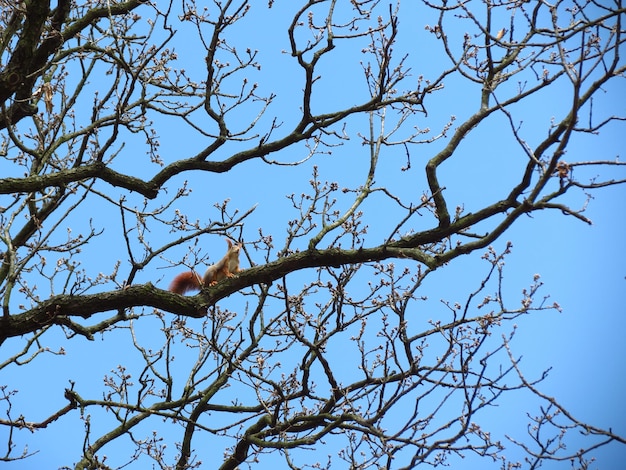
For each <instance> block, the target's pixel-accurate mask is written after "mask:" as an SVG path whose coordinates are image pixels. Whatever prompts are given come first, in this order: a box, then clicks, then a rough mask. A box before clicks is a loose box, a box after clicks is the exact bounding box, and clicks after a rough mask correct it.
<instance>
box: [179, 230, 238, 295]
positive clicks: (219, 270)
mask: <svg viewBox="0 0 626 470" xmlns="http://www.w3.org/2000/svg"><path fill="white" fill-rule="evenodd" d="M226 243H228V251H227V252H226V254H225V255H224V257H223V258H222V259H221V260H219V261H218V262H217V263H215V264H213V265H211V266H209V267H208V268H207V270H206V272H205V273H204V276H203V277H202V278H200V275H199V274H198V273H196V272H195V271H187V272H184V273H181V274H179V275H178V276H176V277H175V278H174V280H173V281H172V283H171V284H170V289H169V290H170V291H172V292H174V293H176V294H184V293H185V292H189V291H193V290H200V289H201V288H202V286H213V285H215V284H217V283H218V282H219V281H221V280H222V279H226V278H227V277H233V276H234V275H235V274H237V273H238V272H240V271H241V269H239V251H240V250H241V243H238V244H237V245H233V243H232V242H231V241H230V240H228V239H226Z"/></svg>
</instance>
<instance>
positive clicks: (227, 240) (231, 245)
mask: <svg viewBox="0 0 626 470" xmlns="http://www.w3.org/2000/svg"><path fill="white" fill-rule="evenodd" d="M226 243H228V249H229V250H230V249H231V248H232V247H233V242H231V241H230V239H228V238H226Z"/></svg>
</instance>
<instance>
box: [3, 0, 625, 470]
mask: <svg viewBox="0 0 626 470" xmlns="http://www.w3.org/2000/svg"><path fill="white" fill-rule="evenodd" d="M278 3H282V2H276V4H275V2H274V1H273V0H268V2H267V4H266V5H261V4H260V3H257V4H254V5H253V4H252V3H251V2H248V1H247V0H238V1H232V0H222V1H218V0H215V1H214V2H210V3H209V2H207V5H206V6H204V5H201V4H196V2H194V1H193V0H192V1H188V0H183V1H182V2H170V3H168V2H147V1H140V0H128V1H115V0H111V1H106V2H105V1H95V0H85V1H82V2H79V1H75V2H70V1H69V0H58V1H57V2H56V4H51V2H47V1H41V0H25V1H23V2H13V1H1V2H0V4H1V5H2V12H1V13H0V24H1V26H2V34H1V37H0V48H1V49H0V53H1V56H0V57H1V64H0V103H1V106H2V108H1V109H0V127H1V139H2V140H1V152H2V153H1V156H0V158H1V162H0V165H1V166H0V168H1V170H0V171H1V174H0V176H1V178H2V179H0V194H2V203H1V207H0V225H1V235H0V236H1V240H2V252H1V254H0V258H1V260H2V265H1V267H0V293H1V296H2V297H1V298H2V319H1V321H0V328H1V331H0V338H1V340H0V341H2V345H3V356H2V358H1V359H0V361H1V364H0V368H1V369H3V378H2V379H1V380H0V385H1V387H2V388H1V389H0V391H1V394H0V401H1V403H2V407H3V410H2V414H3V417H2V418H1V419H0V424H1V426H2V428H3V430H4V432H5V435H6V450H5V451H4V453H3V455H2V457H1V458H2V460H4V461H11V460H20V459H26V460H27V461H28V459H29V458H33V457H32V455H31V454H32V452H33V451H31V450H29V448H28V447H22V446H18V445H17V443H18V442H21V439H22V437H21V436H24V435H25V434H26V433H28V435H29V436H30V433H35V436H33V439H35V438H36V435H45V433H47V432H50V429H51V428H52V427H53V426H54V425H56V424H57V423H63V426H64V429H66V430H71V431H67V432H68V433H72V435H76V436H78V438H77V440H76V442H75V443H74V446H75V447H72V449H80V453H79V454H71V453H70V454H69V455H68V454H67V453H66V456H67V458H68V461H67V462H66V463H65V465H68V466H70V465H71V466H74V467H75V468H81V469H83V468H89V469H100V468H121V467H123V466H125V465H127V464H129V463H133V462H134V463H139V464H142V465H143V466H144V467H145V466H146V465H150V464H151V465H153V467H154V468H156V467H158V468H177V469H184V468H198V467H202V468H207V465H208V466H211V463H210V462H215V461H218V462H219V464H217V465H214V466H220V465H221V467H220V468H223V469H234V468H237V467H240V468H243V466H246V465H247V466H250V467H251V466H254V464H255V463H257V462H259V463H264V462H277V461H278V462H282V463H281V465H282V466H284V465H288V466H289V467H290V468H304V467H316V468H331V467H332V468H338V467H346V468H348V467H349V468H365V467H385V468H413V467H416V466H418V465H420V464H430V465H433V466H435V465H438V464H444V463H448V462H454V461H455V459H456V458H457V457H464V458H467V457H471V456H478V457H480V458H482V459H483V466H484V465H488V464H492V465H493V467H494V468H518V467H524V468H526V467H528V468H537V467H539V466H540V465H541V464H542V463H543V462H546V461H554V462H564V463H565V465H570V463H571V462H573V463H574V464H575V465H576V466H577V467H580V468H586V467H587V465H588V463H589V461H591V459H592V456H593V452H592V451H593V450H594V449H597V448H598V447H600V446H603V445H607V444H611V445H623V444H626V439H625V438H624V437H622V436H619V435H618V434H616V433H614V432H613V431H611V430H610V429H602V428H599V427H596V426H594V424H593V423H587V422H582V421H580V420H579V419H578V418H576V417H575V416H574V415H573V414H572V413H570V412H569V411H568V410H567V409H565V408H564V407H563V406H562V405H561V404H560V403H559V401H558V397H557V398H553V397H550V396H548V395H546V394H545V393H544V392H542V390H541V387H540V382H541V381H542V380H543V379H544V378H545V376H546V374H545V373H544V374H540V375H539V376H537V377H527V375H526V373H525V372H524V371H523V369H522V368H521V366H520V363H519V351H516V350H515V348H514V347H513V346H512V343H511V341H512V339H513V338H514V333H515V331H516V327H514V326H513V322H512V321H513V320H516V321H520V320H521V319H522V318H526V317H528V316H529V315H532V314H534V313H535V312H537V311H541V310H546V309H559V308H560V307H559V306H558V304H556V303H553V302H552V301H547V297H546V296H544V295H543V294H540V293H539V292H540V289H541V285H542V283H541V281H540V278H539V277H538V276H536V277H535V278H534V279H532V280H531V281H530V283H529V286H527V287H526V288H525V289H523V290H522V291H521V294H520V297H519V298H517V299H514V300H513V301H508V302H506V301H505V297H506V295H504V294H503V291H504V290H506V286H504V285H503V270H504V262H503V260H504V258H505V256H506V255H507V254H508V253H509V252H510V250H511V245H510V244H505V243H500V245H499V246H501V247H502V248H498V245H497V242H500V238H501V236H502V234H503V233H505V232H507V231H508V230H509V229H510V228H511V227H512V225H513V224H514V223H515V222H516V221H517V220H518V219H520V217H523V216H527V215H529V214H532V213H534V212H536V211H545V210H550V211H553V212H554V213H555V215H556V214H558V215H559V216H561V217H565V216H571V217H574V218H576V219H579V220H580V221H582V222H583V223H589V222H590V221H589V219H588V218H587V216H586V215H585V213H584V209H585V207H586V204H587V202H588V199H589V198H591V197H592V194H593V191H594V190H596V189H597V188H601V187H605V186H611V185H619V184H623V183H624V182H626V178H625V177H624V174H623V164H622V163H621V162H619V161H618V160H616V159H615V158H614V155H612V156H606V155H592V156H589V155H580V154H577V153H576V152H575V151H574V152H571V151H570V153H567V151H568V149H572V148H575V146H576V145H577V142H578V140H577V139H580V138H588V137H589V138H591V137H593V138H596V139H602V131H603V130H605V128H607V127H608V126H615V125H621V124H622V123H623V121H624V117H623V116H620V115H615V114H612V111H609V112H606V110H607V109H610V107H604V108H601V111H598V107H596V108H594V106H593V105H594V98H596V99H598V100H601V99H603V98H602V97H604V96H606V95H605V94H604V92H605V91H608V95H609V100H610V97H612V96H613V95H612V93H613V92H611V90H613V87H614V86H615V85H614V82H616V81H617V80H620V79H621V80H623V76H624V72H625V68H626V63H625V62H624V59H623V55H622V56H620V52H622V53H623V44H624V37H623V36H622V33H624V26H623V25H622V18H624V13H626V8H624V7H623V6H622V4H621V1H614V2H612V3H611V4H610V5H608V4H606V5H605V4H604V3H606V2H603V3H602V4H601V3H600V2H595V1H592V0H583V1H577V2H563V1H560V0H556V1H555V3H553V4H549V3H546V2H543V1H538V2H526V1H520V0H502V1H493V0H485V1H484V2H482V3H480V4H479V3H478V2H446V1H443V2H441V3H436V2H427V1H424V2H423V3H421V4H419V5H418V4H417V3H416V2H406V3H402V2H398V4H396V5H391V6H390V5H389V4H383V3H381V2H379V1H378V0H351V1H350V2H348V1H336V0H309V1H306V2H305V1H302V2H286V3H287V5H278ZM416 21H418V24H415V22H416ZM424 25H426V27H425V28H424ZM275 32H276V36H274V35H273V34H274V33H275ZM278 33H280V34H278ZM272 41H275V42H272ZM281 41H282V42H281ZM277 43H280V46H278V47H277V46H276V44H277ZM261 65H263V68H262V67H261ZM268 69H269V70H270V72H269V73H268V71H267V70H268ZM277 69H279V70H277ZM337 69H340V71H337ZM281 75H284V76H285V77H289V78H288V79H285V80H283V81H280V82H277V77H280V76H281ZM451 96H456V97H458V98H459V99H456V100H455V99H453V98H452V99H451V98H450V97H451ZM333 97H334V98H333ZM451 100H452V101H451ZM539 103H544V106H543V107H542V106H540V105H539ZM545 103H553V104H549V106H553V109H551V110H549V111H547V110H546V109H545ZM443 104H445V106H443ZM622 107H623V105H622ZM616 109H617V112H619V109H620V108H619V107H617V108H616ZM546 113H547V114H546ZM550 116H551V117H552V121H551V122H550V121H549V119H550ZM535 126H538V127H539V128H540V129H541V130H540V131H538V130H537V128H536V127H535ZM490 133H498V134H499V135H498V139H504V140H498V142H505V144H504V145H503V147H502V148H500V149H499V150H498V151H497V153H498V154H499V157H500V160H499V161H498V162H497V163H494V162H493V160H489V161H487V156H486V154H487V153H489V152H487V151H486V148H487V147H491V146H493V143H492V142H491V141H490V140H488V138H489V135H490ZM472 139H481V142H482V147H483V148H484V150H485V151H484V155H482V154H480V151H479V150H477V149H479V148H480V147H479V146H477V145H475V146H474V147H473V148H471V149H468V147H467V146H466V143H467V142H468V141H471V140H472ZM494 141H495V139H494ZM491 150H493V149H491ZM347 158H349V162H348V163H346V159H347ZM451 162H455V164H456V165H458V168H465V169H467V168H472V169H474V171H475V173H473V174H472V176H471V177H469V175H468V177H466V178H458V177H457V178H451V177H450V171H451V168H452V167H451ZM464 165H468V166H464ZM347 168H350V169H351V171H349V172H347V171H346V169H347ZM463 171H466V170H463ZM620 172H622V173H620ZM359 175H363V178H362V179H361V180H357V178H358V177H359ZM184 178H188V180H184ZM496 180H502V181H504V184H503V187H504V188H505V190H503V192H502V193H501V194H500V195H499V196H495V197H492V198H491V196H489V197H476V194H474V192H475V191H476V187H477V185H486V184H489V182H490V181H496ZM400 181H402V183H400ZM255 184H256V186H255ZM245 185H248V192H249V193H251V194H252V195H253V198H252V199H251V198H247V199H246V198H244V196H245V194H246V187H245ZM207 187H210V188H211V194H207V192H206V188H207ZM293 188H296V189H295V190H294V189H293ZM292 191H293V193H292ZM283 193H286V195H287V199H286V200H285V199H284V194H283ZM242 194H243V195H242ZM459 194H462V196H461V200H459ZM571 194H575V195H576V197H579V196H580V195H583V202H582V203H581V204H580V205H578V206H573V205H572V201H576V198H575V197H571V196H570V195H571ZM280 195H282V198H281V197H280ZM237 197H240V199H237ZM234 200H235V201H236V202H233V201H234ZM285 201H286V202H287V203H288V205H287V206H285V204H284V202H285ZM246 204H247V205H246ZM234 206H236V208H234ZM269 214H271V216H272V217H271V219H270V218H269ZM224 237H230V238H232V239H235V240H239V241H242V242H243V243H244V244H243V246H244V248H243V252H242V255H241V260H242V266H244V267H245V268H246V269H244V270H243V271H242V272H241V273H239V275H237V276H236V277H233V278H230V279H226V280H223V281H221V282H219V283H218V284H217V285H215V286H210V287H209V286H207V287H205V288H203V289H202V291H201V292H200V293H199V294H197V295H191V296H181V295H178V294H174V293H172V292H168V291H167V290H165V289H166V287H167V283H168V282H169V281H170V280H171V278H173V277H174V275H175V274H177V273H178V272H180V271H182V270H186V269H197V270H199V271H200V270H201V269H203V266H204V265H206V264H209V263H211V262H214V261H215V260H216V259H219V257H220V256H221V254H222V253H223V250H224V249H225V247H224V246H223V241H220V239H221V238H224ZM474 252H476V256H477V258H480V259H481V260H482V261H481V262H482V266H483V267H482V268H477V269H476V270H475V271H473V272H472V273H470V275H469V276H467V278H468V282H471V284H472V285H473V287H472V288H471V289H470V290H469V291H467V293H466V294H464V300H462V301H461V300H453V299H455V298H456V299H459V295H460V294H458V293H455V292H454V289H452V290H450V291H449V297H450V299H449V300H447V301H445V302H444V303H442V304H439V306H440V308H438V309H435V308H433V307H432V304H431V303H428V302H427V300H426V299H427V296H428V295H429V291H428V282H429V281H428V280H429V279H430V278H432V277H433V276H436V274H434V273H436V272H437V273H438V272H440V271H441V270H443V271H444V272H446V271H447V270H450V269H454V265H455V263H456V262H457V261H458V258H459V257H460V256H461V255H466V254H470V253H474ZM103 254H104V255H105V256H103ZM209 254H210V256H209ZM209 258H210V259H209ZM103 266H104V267H103ZM164 268H171V269H164ZM451 287H454V286H451ZM522 327H523V326H522ZM83 339H88V340H92V341H90V342H85V341H82V340H83ZM70 340H71V341H70ZM103 351H109V352H110V354H111V356H112V357H115V358H118V357H121V358H122V359H120V362H119V364H118V365H116V367H114V368H109V371H108V372H107V373H106V375H104V377H102V376H101V378H100V381H98V382H97V383H94V382H93V381H91V382H89V383H85V380H84V377H86V376H88V375H89V373H90V371H89V370H86V369H91V366H90V364H91V362H90V361H93V359H86V358H85V355H88V357H90V358H95V357H98V355H100V354H109V352H107V353H103ZM45 361H52V362H51V363H52V364H54V367H55V368H56V369H57V370H63V373H64V376H67V377H68V379H69V382H66V385H65V387H61V388H60V389H55V388H54V387H51V386H49V385H47V384H42V387H41V388H42V390H41V391H40V392H39V393H40V396H41V397H42V399H43V397H45V398H46V399H48V400H50V401H49V402H46V400H43V402H44V409H46V413H47V415H46V416H45V417H43V418H42V417H40V416H39V415H37V416H33V415H32V414H29V409H31V408H29V406H28V405H27V404H23V402H22V401H20V400H19V396H20V393H23V392H24V391H25V390H23V389H24V382H21V379H20V377H25V374H26V375H28V374H29V371H30V370H37V369H36V367H37V364H39V363H43V364H45V363H46V362H45ZM122 361H123V362H122ZM93 367H94V368H95V369H97V368H96V367H95V365H94V366H93ZM22 371H23V373H22ZM8 374H12V375H8ZM81 378H83V379H82V380H81ZM63 388H64V390H63ZM509 392H512V393H524V394H525V396H526V397H529V398H528V400H530V401H531V402H532V403H537V404H538V405H537V409H539V410H540V411H538V412H537V413H535V414H533V413H534V411H532V410H528V411H529V417H530V419H529V424H528V435H527V436H526V439H525V440H523V439H522V438H517V437H514V436H512V435H509V436H508V437H505V436H499V435H496V434H495V433H492V430H490V429H488V428H486V427H484V425H483V423H482V417H483V413H486V412H487V410H488V409H489V408H490V407H491V406H492V405H494V404H497V403H499V401H500V400H501V399H502V397H503V395H506V394H508V393H509ZM578 433H583V434H584V435H586V436H587V440H586V445H585V446H584V447H576V448H574V447H571V446H570V447H568V446H567V443H568V439H569V436H570V435H572V434H578ZM68 435H69V434H68ZM68 445H69V444H68ZM207 448H208V449H210V451H204V450H203V449H207ZM37 450H41V452H42V453H44V452H45V449H37ZM311 450H315V451H316V452H315V453H312V452H311ZM520 451H521V452H522V453H523V457H519V456H520V455H521V454H520ZM207 459H211V460H210V461H208V462H207Z"/></svg>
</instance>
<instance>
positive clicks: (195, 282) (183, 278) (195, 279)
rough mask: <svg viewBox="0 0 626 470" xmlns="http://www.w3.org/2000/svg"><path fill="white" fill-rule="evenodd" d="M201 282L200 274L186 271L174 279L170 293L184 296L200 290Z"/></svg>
mask: <svg viewBox="0 0 626 470" xmlns="http://www.w3.org/2000/svg"><path fill="white" fill-rule="evenodd" d="M200 286H201V280H200V276H198V273H195V272H193V271H186V272H184V273H181V274H179V275H178V276H176V277H175V278H174V280H173V281H172V283H171V284H170V289H169V290H170V291H172V292H174V293H176V294H181V295H182V294H184V293H185V292H189V291H192V290H200Z"/></svg>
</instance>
